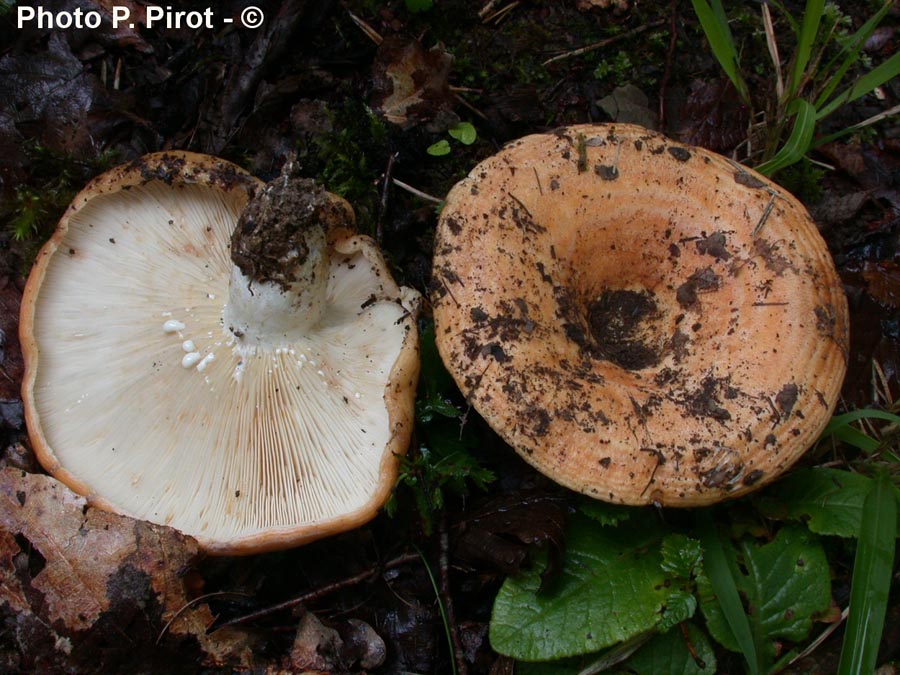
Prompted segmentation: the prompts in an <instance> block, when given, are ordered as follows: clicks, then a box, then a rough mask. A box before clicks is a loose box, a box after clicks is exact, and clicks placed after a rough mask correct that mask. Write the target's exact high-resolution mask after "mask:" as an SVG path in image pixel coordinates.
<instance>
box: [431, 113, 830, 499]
mask: <svg viewBox="0 0 900 675" xmlns="http://www.w3.org/2000/svg"><path fill="white" fill-rule="evenodd" d="M434 284H435V290H434V293H433V304H434V317H435V329H436V337H437V344H438V348H439V350H440V353H441V356H442V358H443V360H444V362H445V364H446V365H447V367H448V369H449V370H450V372H451V373H452V374H453V376H454V378H455V380H456V382H457V384H458V385H459V387H460V388H461V389H462V391H463V393H464V394H465V395H466V397H467V398H468V400H469V401H470V402H471V403H472V405H473V406H474V407H475V408H476V409H477V410H478V412H479V413H480V414H481V415H482V416H483V417H484V418H485V420H486V421H487V422H488V423H489V424H490V425H491V426H492V427H493V428H494V430H495V431H497V432H498V433H499V434H500V435H501V436H502V437H503V438H504V439H505V440H506V441H507V442H508V443H509V444H510V445H511V446H512V447H514V448H515V449H516V450H517V451H518V452H519V454H521V455H522V457H524V458H525V459H526V460H527V461H528V462H529V463H531V464H532V465H533V466H535V467H536V468H537V469H538V470H539V471H541V472H542V473H544V474H546V475H547V476H549V477H550V478H552V479H554V480H556V481H557V482H559V483H561V484H562V485H565V486H566V487H569V488H571V489H573V490H576V491H578V492H582V493H584V494H587V495H590V496H592V497H595V498H599V499H603V500H607V501H611V502H617V503H624V504H648V503H657V504H661V505H666V506H696V505H702V504H708V503H712V502H715V501H718V500H721V499H723V498H727V497H733V496H736V495H740V494H743V493H745V492H748V491H750V490H753V489H755V488H758V487H760V486H761V485H763V484H765V483H767V482H769V481H771V480H772V479H774V478H775V477H776V476H777V475H778V474H779V473H781V472H782V471H784V470H785V469H787V468H788V467H789V466H790V465H791V464H792V463H793V462H794V461H795V460H796V459H797V458H798V457H799V456H800V455H801V454H802V453H803V452H804V451H805V450H806V449H807V448H808V447H809V446H810V445H811V444H812V443H813V442H814V441H815V440H816V439H817V438H818V436H819V434H820V433H821V431H822V429H823V427H824V426H825V424H826V423H827V421H828V419H829V418H830V416H831V414H832V411H833V409H834V407H835V403H836V400H837V397H838V392H839V389H840V386H841V382H842V379H843V375H844V372H845V368H846V359H847V345H848V333H847V331H848V321H847V305H846V299H845V297H844V294H843V291H842V288H841V284H840V281H839V279H838V276H837V274H836V272H835V269H834V266H833V263H832V261H831V258H830V256H829V254H828V251H827V249H826V246H825V243H824V241H823V240H822V238H821V236H820V235H819V233H818V231H817V229H816V226H815V224H814V223H813V221H812V220H811V218H810V216H809V215H808V213H807V211H806V210H805V209H804V208H803V206H802V205H801V204H800V203H799V202H798V201H797V200H796V199H795V198H794V197H793V196H791V195H790V194H788V193H786V192H785V191H784V190H783V189H781V188H780V187H778V186H777V185H776V184H774V183H772V182H771V181H769V180H768V179H766V178H765V177H763V176H761V175H759V174H757V173H755V172H754V171H752V170H750V169H746V168H744V167H742V166H740V165H738V164H736V163H734V162H731V161H729V160H727V159H725V158H724V157H721V156H718V155H716V154H714V153H711V152H708V151H706V150H703V149H700V148H694V147H690V146H686V145H683V144H680V143H677V142H674V141H672V140H669V139H667V138H665V137H663V136H661V135H659V134H656V133H653V132H650V131H648V130H646V129H643V128H641V127H636V126H632V125H624V124H615V125H584V126H574V127H569V128H562V129H558V130H556V131H554V132H551V133H547V134H540V135H534V136H528V137H526V138H523V139H520V140H518V141H515V142H513V143H511V144H510V145H508V146H506V147H505V148H504V149H503V150H501V151H500V152H499V153H498V154H497V155H495V156H493V157H491V158H489V159H487V160H485V161H484V162H482V163H481V164H479V165H478V166H477V167H475V169H474V170H472V171H471V173H470V174H469V176H468V177H467V178H465V179H464V180H462V181H461V182H460V183H458V184H457V185H456V186H455V187H454V188H453V189H452V190H451V192H450V194H449V196H448V198H447V202H446V205H445V207H444V209H443V211H442V214H441V218H440V223H439V226H438V233H437V241H436V245H435V259H434Z"/></svg>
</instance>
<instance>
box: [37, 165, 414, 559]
mask: <svg viewBox="0 0 900 675" xmlns="http://www.w3.org/2000/svg"><path fill="white" fill-rule="evenodd" d="M353 221H354V216H353V211H352V209H351V208H350V206H349V205H348V204H347V203H346V202H345V201H344V200H342V199H340V198H338V197H335V196H333V195H330V194H329V193H327V192H325V191H324V190H323V189H321V188H319V187H317V186H316V185H315V184H314V183H313V182H312V181H308V180H301V179H297V178H293V177H291V176H290V175H287V174H285V175H283V176H282V177H279V178H278V179H276V180H275V181H273V182H272V183H270V184H268V185H266V186H264V185H263V184H262V183H261V182H260V181H258V180H256V179H254V178H252V177H250V176H249V175H247V174H246V173H245V172H243V171H242V170H241V169H239V168H238V167H236V166H234V165H232V164H229V163H227V162H224V161H222V160H219V159H216V158H213V157H209V156H206V155H198V154H193V153H187V152H170V153H159V154H153V155H148V156H146V157H143V158H141V159H139V160H136V161H134V162H132V163H130V164H126V165H124V166H121V167H118V168H116V169H113V170H112V171H110V172H108V173H106V174H104V175H103V176H100V177H99V178H97V179H95V180H94V181H93V182H91V183H90V184H89V185H88V186H87V187H86V188H85V189H84V190H83V191H82V192H81V193H80V194H79V195H78V196H77V197H76V198H75V200H74V202H73V203H72V205H71V206H70V207H69V209H68V210H67V211H66V213H65V215H64V216H63V218H62V220H61V222H60V224H59V227H58V228H57V230H56V232H55V234H54V235H53V237H52V238H51V239H50V241H49V242H48V243H47V244H46V245H45V246H44V248H43V249H42V250H41V252H40V254H39V255H38V258H37V261H36V263H35V265H34V268H33V271H32V272H31V275H30V277H29V280H28V284H27V287H26V289H25V294H24V299H23V304H22V314H21V324H20V325H21V328H20V332H21V338H22V345H23V351H24V354H25V358H26V363H27V371H26V375H25V378H24V384H23V398H24V401H25V409H26V419H27V423H28V429H29V434H30V438H31V441H32V445H33V446H34V449H35V451H36V453H37V456H38V458H39V460H40V461H41V463H42V464H43V466H44V467H45V468H46V469H47V471H48V472H49V473H51V474H52V475H54V476H55V477H57V478H58V479H60V480H62V481H63V482H65V483H66V484H67V485H69V486H70V487H71V488H73V489H74V490H75V491H76V492H79V493H81V494H83V495H86V496H87V497H88V498H89V499H90V501H91V502H92V503H94V504H95V505H98V506H101V507H103V508H106V509H109V510H112V511H116V512H119V513H123V514H126V515H129V516H133V517H135V518H141V519H145V520H149V521H152V522H155V523H161V524H165V525H170V526H172V527H175V528H177V529H179V530H181V531H182V532H185V533H187V534H190V535H192V536H194V537H196V538H197V539H198V540H199V541H200V543H201V544H202V545H203V546H204V547H205V548H206V549H207V550H208V551H210V552H212V553H217V554H238V553H251V552H256V551H263V550H271V549H277V548H285V547H289V546H294V545H298V544H301V543H304V542H307V541H311V540H313V539H316V538H319V537H323V536H326V535H329V534H332V533H335V532H338V531H341V530H346V529H350V528H353V527H356V526H358V525H360V524H362V523H364V522H365V521H367V520H368V519H370V518H372V517H373V516H374V515H375V513H376V512H377V510H378V509H379V508H380V506H381V505H382V504H383V503H384V501H385V500H386V498H387V497H388V495H389V493H390V490H391V488H392V487H393V484H394V482H395V479H396V474H397V468H398V462H399V456H400V455H402V454H403V453H404V452H405V450H406V447H407V444H408V441H409V437H410V432H411V427H412V421H413V420H412V417H413V412H412V409H413V399H414V389H415V383H416V378H417V373H418V338H417V332H416V324H415V316H416V312H417V310H418V306H419V300H420V298H419V296H418V294H417V293H416V292H415V291H414V290H411V289H409V288H405V287H400V286H398V285H397V284H396V283H395V282H394V281H393V279H392V278H391V275H390V273H389V270H388V268H387V265H386V263H385V261H384V258H383V256H382V255H381V253H380V252H379V250H378V248H377V246H376V244H375V242H374V241H373V240H371V239H370V238H368V237H365V236H361V235H356V234H353V232H352V227H353Z"/></svg>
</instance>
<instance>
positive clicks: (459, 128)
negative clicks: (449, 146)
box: [447, 122, 478, 145]
mask: <svg viewBox="0 0 900 675" xmlns="http://www.w3.org/2000/svg"><path fill="white" fill-rule="evenodd" d="M447 133H448V134H450V136H451V137H452V138H455V139H456V140H458V141H459V142H460V143H462V144H463V145H472V143H474V142H475V139H477V138H478V132H477V131H476V130H475V127H473V126H472V125H471V124H469V123H468V122H460V123H459V124H457V125H456V126H452V127H450V128H449V129H448V130H447Z"/></svg>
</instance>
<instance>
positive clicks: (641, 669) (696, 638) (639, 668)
mask: <svg viewBox="0 0 900 675" xmlns="http://www.w3.org/2000/svg"><path fill="white" fill-rule="evenodd" d="M687 638H688V639H689V640H690V643H691V646H692V647H693V648H694V653H695V654H696V658H694V655H693V654H691V651H690V649H689V648H688V644H687V642H686V641H685V636H684V634H683V633H682V632H681V631H680V630H671V631H669V632H668V633H665V634H664V635H659V636H657V637H655V638H653V639H652V640H651V641H650V642H648V643H647V644H646V645H644V646H643V647H641V648H640V649H639V650H638V651H637V652H636V653H635V655H634V656H632V657H631V658H630V659H628V661H626V662H625V664H624V665H625V667H626V668H627V672H629V673H636V674H637V675H713V674H714V673H715V672H716V655H715V652H713V648H712V647H711V646H710V644H709V640H707V639H706V635H705V634H704V633H703V631H701V630H700V629H699V628H697V627H696V626H692V625H691V624H687Z"/></svg>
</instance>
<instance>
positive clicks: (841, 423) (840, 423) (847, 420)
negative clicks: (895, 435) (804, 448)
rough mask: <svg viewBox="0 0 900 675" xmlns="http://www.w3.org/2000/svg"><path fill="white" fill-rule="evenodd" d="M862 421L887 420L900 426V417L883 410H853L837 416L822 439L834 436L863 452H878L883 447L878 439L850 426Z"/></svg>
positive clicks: (827, 426) (825, 430)
mask: <svg viewBox="0 0 900 675" xmlns="http://www.w3.org/2000/svg"><path fill="white" fill-rule="evenodd" d="M861 419H879V420H886V421H888V422H891V423H892V424H900V415H894V414H893V413H889V412H885V411H883V410H870V409H868V408H863V409H860V410H853V411H851V412H848V413H844V414H843V415H835V416H834V417H832V418H831V421H830V422H829V423H828V424H827V425H826V426H825V429H824V430H823V431H822V437H823V438H825V437H826V436H834V437H835V438H836V439H838V440H839V441H842V442H844V443H847V444H848V445H852V446H853V447H855V448H859V449H860V450H862V451H863V452H867V453H871V452H875V451H876V450H878V447H879V446H880V445H881V444H880V443H879V442H878V440H877V439H875V438H872V437H871V436H869V435H868V434H865V433H863V432H862V431H860V430H859V429H857V428H856V427H853V426H850V425H851V424H853V423H854V422H858V421H859V420H861Z"/></svg>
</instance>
